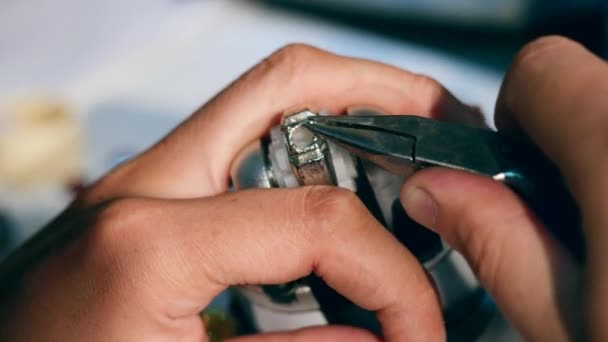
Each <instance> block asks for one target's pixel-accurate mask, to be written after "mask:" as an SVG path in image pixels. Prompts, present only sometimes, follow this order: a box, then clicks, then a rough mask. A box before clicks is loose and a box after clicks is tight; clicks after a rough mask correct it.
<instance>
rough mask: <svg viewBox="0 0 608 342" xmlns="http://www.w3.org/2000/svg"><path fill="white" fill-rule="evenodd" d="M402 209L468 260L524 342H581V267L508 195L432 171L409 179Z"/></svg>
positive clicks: (463, 176) (472, 178)
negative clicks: (578, 340)
mask: <svg viewBox="0 0 608 342" xmlns="http://www.w3.org/2000/svg"><path fill="white" fill-rule="evenodd" d="M401 201H402V203H403V205H404V208H405V210H406V211H407V213H408V215H409V216H410V217H411V218H412V219H414V220H415V221H417V222H418V223H420V224H422V225H424V226H426V227H427V228H429V229H431V230H434V231H435V232H437V233H438V234H439V235H441V236H442V238H443V239H444V240H446V242H447V243H448V244H450V245H451V246H453V247H454V248H455V249H456V250H458V251H459V252H460V253H462V254H463V255H464V256H465V258H466V259H467V261H468V262H469V264H470V265H471V266H472V268H473V270H474V272H475V274H476V275H477V277H478V278H479V281H480V282H481V283H482V285H483V286H484V287H485V288H486V289H487V290H488V291H489V292H490V294H491V295H492V297H493V298H494V299H495V300H496V302H497V304H498V305H499V307H500V308H501V309H502V311H503V312H504V313H505V315H506V316H507V318H508V319H509V320H510V321H511V323H512V324H513V325H514V326H515V327H516V328H517V329H518V330H519V331H520V332H521V333H522V334H523V335H524V338H525V339H526V340H543V341H544V340H550V341H554V340H563V339H565V338H566V339H572V338H576V337H577V336H576V335H574V334H575V333H574V332H575V331H577V330H578V329H577V327H580V326H578V325H577V324H578V322H577V319H578V318H579V317H580V316H581V315H580V312H578V311H577V307H580V306H579V305H578V304H577V300H578V299H577V298H578V291H579V286H578V282H579V271H578V269H577V266H576V265H575V263H574V261H573V259H572V258H571V256H570V255H568V253H567V252H565V250H564V249H563V248H562V247H561V246H559V245H558V244H557V242H556V241H555V240H553V238H552V237H551V236H550V235H549V234H548V233H547V231H546V230H545V229H544V227H543V226H542V224H541V223H540V222H539V221H538V220H537V219H536V217H535V216H534V215H533V213H531V212H530V211H529V209H528V208H527V207H526V205H525V204H524V203H523V202H522V201H521V200H520V199H519V198H518V197H517V196H516V195H515V193H513V192H512V191H511V190H510V189H508V188H507V187H506V186H504V185H503V184H500V183H498V182H496V181H494V180H492V179H490V178H487V177H483V176H479V175H473V174H470V173H467V172H463V171H454V170H448V169H441V168H432V169H427V170H423V171H420V172H418V173H416V174H414V175H413V176H412V177H410V178H409V179H408V181H407V182H406V184H405V185H404V186H403V189H402V191H401ZM568 300H569V301H571V302H570V303H569V302H567V301H568ZM564 323H566V324H564ZM539 327H543V328H542V329H539Z"/></svg>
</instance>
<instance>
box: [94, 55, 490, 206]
mask: <svg viewBox="0 0 608 342" xmlns="http://www.w3.org/2000/svg"><path fill="white" fill-rule="evenodd" d="M352 105H363V106H370V107H373V108H378V109H381V110H383V111H384V112H386V113H388V114H390V113H401V114H418V115H424V116H435V117H441V116H443V118H445V117H446V116H448V119H449V116H450V115H454V113H465V115H464V116H465V117H466V116H467V115H466V114H467V113H468V114H469V115H468V120H469V121H471V122H472V123H473V122H474V123H476V122H477V121H478V120H479V117H478V115H477V114H472V112H470V111H468V107H466V106H463V105H462V104H460V103H459V102H458V101H457V100H456V99H455V98H454V97H453V96H452V95H451V94H450V93H449V92H448V91H447V90H445V89H444V88H443V87H442V86H441V85H440V84H439V83H437V82H436V81H434V80H432V79H430V78H428V77H424V76H420V75H416V74H412V73H409V72H407V71H403V70H401V69H398V68H396V67H392V66H389V65H386V64H382V63H378V62H373V61H368V60H362V59H356V58H349V57H343V56H337V55H334V54H331V53H328V52H325V51H322V50H319V49H316V48H313V47H310V46H305V45H290V46H287V47H285V48H282V49H280V50H279V51H277V52H275V53H273V54H272V55H271V56H270V57H268V58H266V59H265V60H264V61H262V62H261V63H259V64H258V65H257V66H255V67H254V68H252V69H251V70H250V71H248V72H247V73H245V74H244V75H243V76H241V77H240V78H239V79H237V80H236V81H235V82H234V83H232V84H231V85H230V86H229V87H227V88H226V89H225V90H223V91H222V92H221V93H219V94H218V95H217V96H216V97H215V98H214V99H212V100H211V101H210V102H208V103H207V104H205V105H204V106H203V107H201V108H200V109H199V110H198V111H197V112H196V113H194V114H193V115H192V116H191V117H190V118H189V119H188V120H187V121H185V122H184V123H182V124H181V125H180V126H179V127H178V128H177V129H175V130H174V131H173V132H172V133H171V134H169V135H168V136H167V137H166V138H165V139H163V141H161V142H160V143H159V144H157V145H156V146H155V147H153V148H152V149H151V150H149V151H148V152H146V153H145V154H144V155H143V156H141V157H139V158H137V159H136V160H135V161H134V162H132V163H130V164H127V165H126V168H125V167H123V168H122V169H123V170H120V172H121V173H122V174H129V175H130V178H137V181H136V182H127V183H128V184H123V185H121V186H120V187H117V186H114V187H113V188H120V192H121V195H128V194H131V195H139V196H151V197H164V198H191V197H201V196H206V195H212V194H216V193H219V192H222V191H225V190H226V188H227V184H228V174H229V170H230V164H231V163H232V161H233V159H234V157H235V156H236V155H237V154H238V152H239V151H241V150H242V149H243V148H244V147H245V146H247V145H248V144H249V143H251V142H252V141H253V140H255V139H259V138H260V137H261V136H262V135H264V134H265V133H266V132H267V131H268V129H269V128H270V127H271V126H272V125H273V124H276V123H277V122H278V120H279V118H280V116H281V114H282V113H283V112H284V111H285V110H287V109H290V108H294V107H297V106H309V107H311V109H317V110H321V109H323V110H330V111H332V112H334V113H340V112H344V111H345V110H346V108H347V107H349V106H352ZM460 119H462V117H460ZM127 169H128V170H127ZM139 170H141V171H139ZM144 170H145V172H144ZM115 178H116V177H115ZM105 183H106V186H104V187H105V188H106V189H105V190H104V191H106V192H107V191H108V187H107V185H108V184H109V183H111V182H107V181H106V182H105ZM97 197H99V196H97Z"/></svg>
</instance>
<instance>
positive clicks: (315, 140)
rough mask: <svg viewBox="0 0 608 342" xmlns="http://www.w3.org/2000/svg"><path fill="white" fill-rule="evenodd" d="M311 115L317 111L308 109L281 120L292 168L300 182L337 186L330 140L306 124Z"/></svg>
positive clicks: (301, 183)
mask: <svg viewBox="0 0 608 342" xmlns="http://www.w3.org/2000/svg"><path fill="white" fill-rule="evenodd" d="M311 116H316V114H315V113H313V112H311V111H309V110H308V109H304V110H302V111H299V112H296V113H294V114H291V115H289V116H286V117H285V118H284V119H283V122H282V123H281V131H282V132H283V138H284V139H285V144H286V146H287V151H288V154H289V162H290V164H291V169H292V171H293V173H294V174H295V176H296V178H297V179H298V183H299V184H300V185H335V183H336V180H335V175H334V173H333V169H332V161H331V155H330V153H329V146H328V144H327V142H326V141H325V139H322V138H320V137H319V136H318V135H316V134H314V133H313V132H311V131H310V130H309V129H308V128H306V127H304V125H303V124H304V123H305V122H307V120H308V118H309V117H311Z"/></svg>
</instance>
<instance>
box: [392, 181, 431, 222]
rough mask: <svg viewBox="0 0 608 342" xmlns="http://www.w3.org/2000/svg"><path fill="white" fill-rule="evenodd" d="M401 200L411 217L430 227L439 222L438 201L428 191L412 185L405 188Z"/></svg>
mask: <svg viewBox="0 0 608 342" xmlns="http://www.w3.org/2000/svg"><path fill="white" fill-rule="evenodd" d="M401 201H402V202H403V207H404V208H405V211H406V212H407V214H408V215H409V216H410V218H412V219H413V220H414V221H416V222H418V223H420V224H421V225H423V226H425V227H427V228H429V229H432V228H434V227H435V223H437V203H435V200H434V199H433V197H432V196H431V195H430V194H429V193H428V192H427V191H425V190H424V189H422V188H419V187H417V186H412V187H410V188H408V189H407V190H405V193H404V194H403V197H402V198H401Z"/></svg>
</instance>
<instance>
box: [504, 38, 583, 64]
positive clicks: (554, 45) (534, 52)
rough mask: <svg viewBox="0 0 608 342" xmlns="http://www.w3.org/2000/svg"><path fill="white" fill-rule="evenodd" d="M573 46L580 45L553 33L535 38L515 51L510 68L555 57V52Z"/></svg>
mask: <svg viewBox="0 0 608 342" xmlns="http://www.w3.org/2000/svg"><path fill="white" fill-rule="evenodd" d="M573 47H577V48H578V47H580V45H579V44H578V43H576V42H574V41H573V40H570V39H568V38H566V37H562V36H556V35H553V36H544V37H540V38H537V39H535V40H533V41H532V42H530V43H528V44H526V45H525V46H524V47H523V48H522V49H521V50H520V51H519V52H518V53H517V55H516V56H515V59H514V61H513V67H512V68H513V69H518V68H521V67H526V66H528V65H530V64H536V63H538V61H542V60H543V59H544V58H555V55H556V52H559V51H560V50H561V49H571V48H573ZM556 50H557V51H556Z"/></svg>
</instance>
